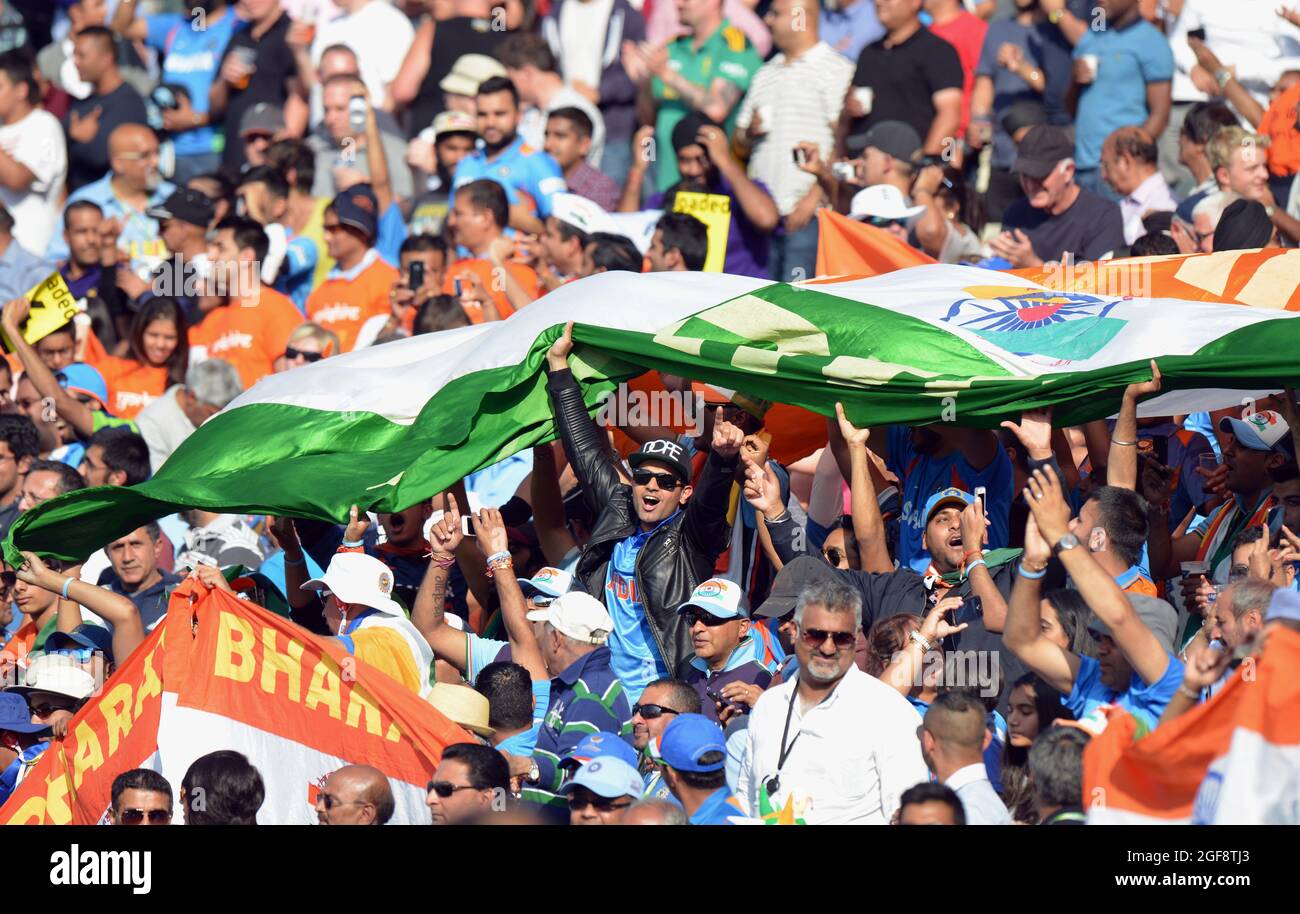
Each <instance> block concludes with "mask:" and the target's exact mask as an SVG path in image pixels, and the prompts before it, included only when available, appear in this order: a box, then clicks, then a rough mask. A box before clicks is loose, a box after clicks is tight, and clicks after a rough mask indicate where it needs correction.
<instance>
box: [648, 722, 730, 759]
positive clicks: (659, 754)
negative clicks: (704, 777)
mask: <svg viewBox="0 0 1300 914" xmlns="http://www.w3.org/2000/svg"><path fill="white" fill-rule="evenodd" d="M710 752H717V753H719V758H718V760H717V762H714V763H705V762H702V761H701V758H703V757H704V756H705V755H707V754H708V753H710ZM654 755H655V757H656V758H657V759H658V760H659V761H661V762H663V763H664V764H665V765H667V766H668V767H669V768H673V769H675V770H677V771H694V772H700V773H703V772H709V771H721V770H722V769H723V768H724V767H725V766H726V764H727V738H726V737H725V736H724V735H723V733H722V728H721V727H719V726H718V725H717V724H715V723H714V722H713V721H711V720H709V719H708V718H707V717H705V716H704V715H703V714H678V715H677V716H676V717H675V718H673V721H672V723H670V724H669V725H668V726H667V727H665V728H664V732H663V735H662V736H660V737H659V743H658V746H657V747H656V749H655V751H654Z"/></svg>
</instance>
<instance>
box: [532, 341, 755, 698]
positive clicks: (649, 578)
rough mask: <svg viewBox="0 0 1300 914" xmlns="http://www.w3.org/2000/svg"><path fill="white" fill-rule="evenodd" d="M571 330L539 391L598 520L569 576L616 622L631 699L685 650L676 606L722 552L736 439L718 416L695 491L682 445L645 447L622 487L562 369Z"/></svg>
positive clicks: (619, 664) (619, 668) (617, 650)
mask: <svg viewBox="0 0 1300 914" xmlns="http://www.w3.org/2000/svg"><path fill="white" fill-rule="evenodd" d="M572 334H573V325H572V323H570V324H569V325H568V327H566V328H565V331H564V335H563V336H561V337H560V339H558V340H556V342H555V344H554V345H552V346H551V350H550V352H549V353H548V354H547V366H548V377H547V387H548V389H549V391H550V395H551V408H552V410H553V412H554V414H555V424H556V427H557V429H558V431H559V433H560V438H561V440H562V441H563V442H564V451H565V453H566V454H567V455H568V458H569V463H570V464H571V465H572V467H573V471H574V473H575V474H576V475H577V477H578V482H579V484H580V485H581V486H582V492H583V497H584V498H585V499H587V501H588V503H589V505H590V506H591V507H592V509H593V512H594V513H596V514H597V515H598V516H597V519H596V523H595V524H594V526H593V527H592V531H591V539H590V540H589V541H588V542H587V544H586V546H585V547H583V550H582V556H581V557H580V558H579V559H578V566H577V569H576V575H575V576H576V578H577V579H578V580H579V581H580V582H581V583H582V585H583V587H585V588H586V590H587V591H588V593H590V594H592V595H593V596H595V597H597V599H600V600H602V601H603V602H604V603H605V606H606V608H607V609H608V610H609V614H610V616H611V617H612V618H613V620H614V632H613V633H612V634H611V635H610V639H609V647H610V651H611V653H612V654H613V657H612V661H611V662H612V665H613V667H614V672H615V673H617V674H618V677H619V679H620V680H622V682H623V685H624V687H625V688H626V689H627V691H628V693H629V697H630V698H631V699H632V700H635V699H636V698H637V697H638V696H639V695H640V694H641V690H642V689H643V688H644V687H645V686H646V684H647V683H648V682H650V680H652V679H657V678H660V677H664V676H668V675H671V671H673V670H675V669H677V666H678V664H680V663H681V662H682V661H683V660H684V659H686V658H687V657H689V656H691V654H692V647H691V635H690V631H689V630H688V628H687V626H686V625H685V623H684V622H683V621H682V618H681V617H680V616H679V615H678V614H677V607H678V606H679V605H681V604H682V603H684V602H685V601H686V600H688V599H689V598H690V595H691V591H692V590H693V589H694V588H695V586H696V585H697V584H699V583H700V582H701V581H704V580H706V579H708V578H709V577H712V575H713V565H714V562H715V561H716V560H717V558H718V556H719V555H720V554H721V553H722V552H723V550H725V549H726V548H727V544H728V542H729V537H730V525H729V524H728V523H727V507H728V501H729V497H730V492H731V483H732V479H733V477H734V474H735V469H736V460H737V455H738V454H739V451H740V444H741V440H742V439H743V437H744V435H743V433H742V432H741V430H740V429H739V428H737V427H736V426H734V425H732V424H731V423H729V422H726V421H723V420H722V419H721V417H719V419H718V421H717V422H716V423H715V424H714V431H713V444H712V448H711V452H710V454H709V458H708V462H707V463H706V464H705V466H704V470H703V472H702V473H701V474H700V479H699V484H698V485H697V486H692V485H691V466H690V462H689V460H688V459H687V458H686V456H685V453H686V452H685V449H684V448H683V447H682V446H681V445H679V444H678V443H677V442H675V441H672V440H669V439H658V440H654V441H649V442H646V443H645V444H644V445H643V446H642V447H641V449H640V450H639V451H638V452H637V453H635V454H633V455H632V456H631V457H629V458H628V462H629V463H630V464H631V465H632V467H633V481H632V485H628V484H627V482H626V481H625V477H624V476H623V474H622V473H621V472H620V470H619V464H618V462H617V461H616V459H615V457H614V456H613V455H612V454H611V453H610V452H609V449H608V447H607V444H606V439H605V436H604V434H603V432H602V431H600V430H599V429H597V428H596V426H595V424H594V423H593V422H592V420H591V418H590V417H589V414H588V412H587V408H586V406H585V404H584V403H583V400H582V390H581V388H580V387H579V386H578V382H577V380H575V379H574V377H573V373H572V372H571V371H570V370H569V365H568V355H569V352H570V351H571V350H572V348H573V336H572Z"/></svg>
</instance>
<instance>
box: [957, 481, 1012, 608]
mask: <svg viewBox="0 0 1300 914" xmlns="http://www.w3.org/2000/svg"><path fill="white" fill-rule="evenodd" d="M988 528H989V520H988V518H986V517H985V516H984V500H983V499H980V498H977V499H975V500H974V501H973V502H971V503H970V504H969V505H967V506H966V507H965V508H964V509H963V510H962V512H961V551H962V554H963V555H965V556H966V569H967V570H966V577H967V580H969V581H970V589H971V593H972V594H973V595H974V596H977V597H979V598H980V602H981V604H983V606H984V627H985V628H986V629H987V630H989V631H991V632H1000V631H1002V627H1003V625H1004V624H1005V623H1006V619H1007V601H1006V600H1004V599H1002V591H1000V590H998V586H997V585H996V584H994V583H993V576H992V575H991V574H989V569H988V566H987V565H985V564H984V563H983V562H982V561H980V559H983V558H984V546H985V544H986V543H987V542H988V537H989V534H988ZM972 566H973V567H972Z"/></svg>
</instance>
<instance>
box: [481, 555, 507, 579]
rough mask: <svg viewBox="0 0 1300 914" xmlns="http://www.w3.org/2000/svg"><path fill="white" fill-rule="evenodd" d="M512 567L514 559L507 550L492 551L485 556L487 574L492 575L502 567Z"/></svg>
mask: <svg viewBox="0 0 1300 914" xmlns="http://www.w3.org/2000/svg"><path fill="white" fill-rule="evenodd" d="M512 567H514V560H513V559H512V558H511V557H510V553H509V552H505V551H502V552H494V553H492V554H491V555H489V556H488V558H487V576H488V577H489V578H490V577H493V576H494V575H495V573H496V572H497V571H499V570H500V569H502V568H512Z"/></svg>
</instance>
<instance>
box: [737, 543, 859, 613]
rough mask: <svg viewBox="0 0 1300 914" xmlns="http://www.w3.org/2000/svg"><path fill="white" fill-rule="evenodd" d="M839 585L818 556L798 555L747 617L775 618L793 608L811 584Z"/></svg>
mask: <svg viewBox="0 0 1300 914" xmlns="http://www.w3.org/2000/svg"><path fill="white" fill-rule="evenodd" d="M839 583H843V582H842V579H841V578H840V576H839V575H838V574H836V573H835V569H834V568H832V567H831V566H830V565H829V564H828V563H827V561H826V560H825V559H823V558H822V557H821V556H814V555H801V556H799V557H798V558H796V559H795V560H794V561H792V562H790V563H789V564H787V565H786V566H785V567H784V568H782V569H781V572H780V573H779V574H778V575H777V576H776V580H775V581H773V582H772V590H771V592H769V593H768V595H767V599H766V600H764V601H763V602H762V604H761V605H760V606H759V607H758V609H756V610H754V611H753V612H752V613H750V615H753V616H763V617H765V618H768V619H779V618H781V617H782V616H784V615H785V614H786V613H788V612H791V611H792V610H793V609H794V607H795V604H796V603H798V602H799V595H800V594H802V593H803V592H804V591H805V590H806V589H807V588H809V587H811V586H812V585H813V584H839Z"/></svg>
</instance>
